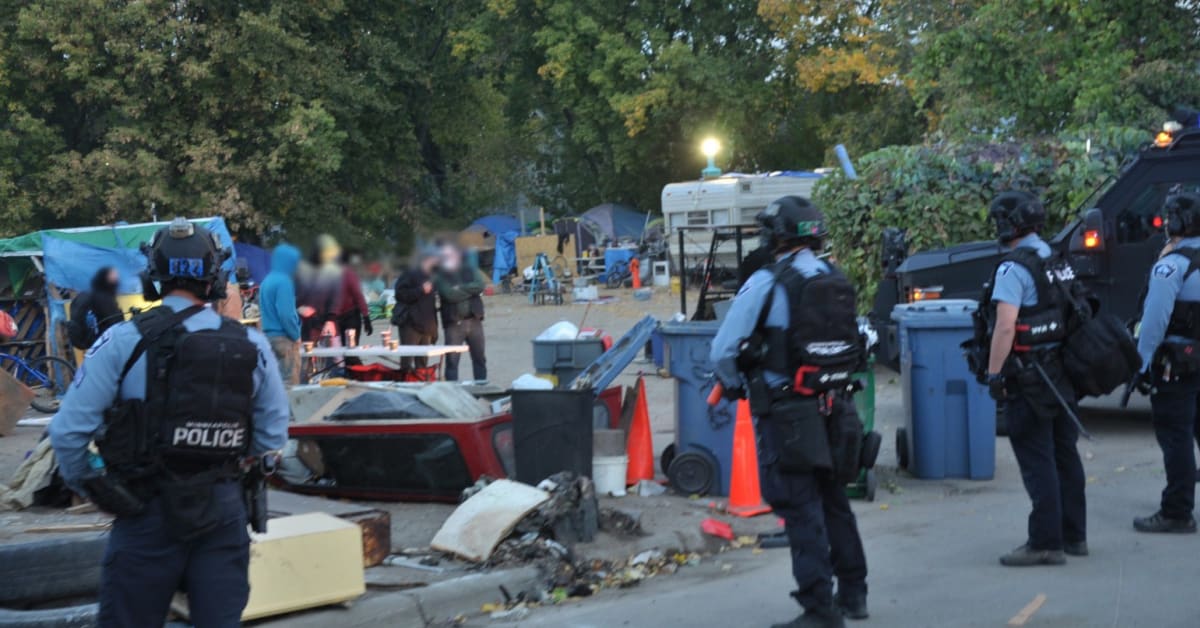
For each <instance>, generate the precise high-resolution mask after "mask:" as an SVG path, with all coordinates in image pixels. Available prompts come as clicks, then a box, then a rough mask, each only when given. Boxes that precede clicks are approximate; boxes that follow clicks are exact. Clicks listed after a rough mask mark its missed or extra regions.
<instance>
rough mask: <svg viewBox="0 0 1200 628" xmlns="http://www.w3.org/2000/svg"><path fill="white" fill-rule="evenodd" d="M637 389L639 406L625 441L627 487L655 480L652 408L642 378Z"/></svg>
mask: <svg viewBox="0 0 1200 628" xmlns="http://www.w3.org/2000/svg"><path fill="white" fill-rule="evenodd" d="M637 387H638V389H637V405H635V406H634V408H633V421H632V422H631V423H630V425H629V438H628V440H626V441H625V454H626V455H627V456H629V466H628V467H627V469H626V471H625V485H626V486H633V485H634V484H637V483H638V482H641V481H642V480H653V479H654V441H653V440H652V439H651V437H650V408H649V406H647V405H646V382H645V381H644V380H643V379H642V378H641V377H639V378H638V381H637Z"/></svg>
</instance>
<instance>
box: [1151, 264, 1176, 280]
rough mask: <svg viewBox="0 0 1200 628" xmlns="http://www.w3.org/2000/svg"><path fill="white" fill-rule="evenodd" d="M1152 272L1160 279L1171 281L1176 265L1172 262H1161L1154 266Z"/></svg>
mask: <svg viewBox="0 0 1200 628" xmlns="http://www.w3.org/2000/svg"><path fill="white" fill-rule="evenodd" d="M1152 272H1153V274H1154V276H1155V277H1158V278H1159V279H1170V277H1171V275H1174V274H1175V265H1174V264H1172V263H1171V262H1159V263H1157V264H1155V265H1154V270H1153V271H1152Z"/></svg>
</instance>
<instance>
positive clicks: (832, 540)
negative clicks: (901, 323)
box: [710, 196, 868, 628]
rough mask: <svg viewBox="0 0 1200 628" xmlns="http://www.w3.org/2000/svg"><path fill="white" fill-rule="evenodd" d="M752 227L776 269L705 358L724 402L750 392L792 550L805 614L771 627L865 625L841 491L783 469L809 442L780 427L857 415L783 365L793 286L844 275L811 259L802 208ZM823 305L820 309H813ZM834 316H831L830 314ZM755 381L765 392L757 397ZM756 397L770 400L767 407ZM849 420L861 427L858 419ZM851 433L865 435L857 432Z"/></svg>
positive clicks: (773, 502)
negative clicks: (815, 412)
mask: <svg viewBox="0 0 1200 628" xmlns="http://www.w3.org/2000/svg"><path fill="white" fill-rule="evenodd" d="M758 221H759V223H760V224H761V225H762V226H763V229H764V230H765V231H766V233H767V234H768V235H769V241H770V246H771V250H772V251H773V252H774V257H775V259H776V260H777V261H776V262H775V263H773V264H770V265H768V266H766V267H765V268H762V269H760V270H758V271H756V272H755V273H754V274H753V275H751V277H750V278H749V280H748V281H747V282H746V283H745V284H744V285H743V286H742V288H741V290H740V291H739V293H738V295H737V297H736V298H735V299H734V300H733V303H732V305H731V307H730V309H729V312H728V313H727V314H726V316H725V319H724V321H723V322H722V324H721V327H720V329H719V330H718V332H717V335H716V337H715V338H714V339H713V343H712V350H711V356H710V359H711V360H712V363H713V364H714V365H715V370H716V377H717V380H718V382H719V383H720V385H721V386H722V387H723V388H724V391H725V394H726V397H727V398H730V399H738V398H744V397H745V396H746V393H747V392H749V397H750V404H751V409H752V412H753V413H754V418H755V425H756V428H757V432H758V435H759V439H758V442H759V465H760V479H761V483H762V484H761V486H762V495H763V498H764V499H765V500H766V501H767V503H768V504H770V506H771V507H772V508H773V509H774V510H775V513H776V514H778V515H779V516H780V517H782V518H783V521H784V528H785V532H786V533H787V537H788V543H789V545H790V547H791V553H792V573H793V576H794V577H795V579H796V585H797V590H796V591H795V592H794V593H793V594H792V597H794V598H795V599H796V601H797V602H799V603H800V605H801V606H802V607H803V608H804V613H803V614H802V615H800V616H799V617H797V618H796V619H795V620H793V621H791V622H788V623H785V624H778V625H777V626H776V627H775V628H806V627H815V628H828V627H839V626H844V620H843V615H844V616H846V617H850V618H852V619H865V618H866V617H867V616H868V614H867V584H866V577H867V561H866V556H865V555H864V553H863V546H862V539H861V538H860V537H859V534H858V524H857V521H856V519H855V517H854V512H853V511H852V510H851V509H850V503H849V500H848V499H847V497H846V492H845V484H844V482H840V481H838V480H837V479H835V477H834V474H833V473H831V472H830V471H829V470H828V469H826V468H815V469H795V468H791V467H787V465H788V463H789V461H790V458H789V456H792V454H791V453H790V452H789V449H788V447H787V445H786V444H785V441H788V444H794V441H798V440H805V439H803V437H800V436H798V434H797V432H790V437H789V436H784V435H783V434H784V430H785V429H791V428H790V427H784V426H785V425H787V421H789V420H790V419H793V418H796V415H795V414H794V413H793V411H794V410H797V409H798V408H799V409H800V410H799V411H801V412H802V410H803V407H804V406H805V404H807V405H808V406H811V407H812V408H817V407H818V406H821V407H826V408H827V409H829V410H832V411H834V412H849V413H853V412H854V409H853V402H852V400H850V399H849V397H848V396H845V397H841V396H836V395H832V394H831V395H830V396H828V397H826V396H825V394H822V395H820V396H817V395H813V394H811V393H807V394H806V393H802V392H800V391H799V390H796V388H795V381H796V380H795V379H794V373H793V372H792V371H790V370H788V369H789V368H791V367H789V366H786V365H788V364H794V363H793V361H792V360H790V359H789V358H791V357H794V356H790V355H789V353H791V350H790V349H789V346H790V342H789V341H790V338H789V334H790V333H791V332H793V325H792V323H794V322H795V321H794V320H793V312H792V305H793V304H795V303H797V300H796V299H797V294H795V293H796V289H795V286H796V285H798V284H801V283H802V282H803V281H805V280H811V279H812V278H814V277H817V276H821V275H826V274H831V273H837V276H839V277H840V273H838V271H837V270H836V269H834V268H833V267H832V266H830V265H829V264H828V263H826V262H824V261H823V260H821V259H818V258H817V255H816V252H817V251H820V249H821V248H822V244H823V240H824V238H825V235H826V230H825V224H824V217H823V216H822V214H821V212H820V211H819V210H818V209H817V208H816V207H815V206H814V205H812V204H811V203H810V202H809V201H808V200H807V199H805V198H802V197H799V196H788V197H784V198H781V199H779V200H777V201H775V202H774V203H772V204H771V205H770V206H769V207H768V208H767V209H766V211H764V212H763V213H762V214H760V215H759V217H758ZM789 267H790V268H789ZM845 285H846V289H847V290H850V296H851V298H850V299H849V301H850V303H849V305H848V309H846V311H845V312H844V314H843V317H845V318H848V321H844V322H845V323H846V324H847V325H849V326H850V327H851V329H852V332H853V333H854V334H857V333H858V332H857V323H856V321H855V316H854V312H853V291H852V289H851V288H849V284H848V283H847V284H845ZM809 305H811V304H809ZM826 306H827V304H824V303H821V304H816V307H817V308H822V307H826ZM830 315H831V316H835V315H834V314H833V310H832V309H831V310H830ZM855 342H858V339H857V338H856V339H855ZM748 345H754V348H749V347H748ZM764 345H765V346H764ZM856 350H857V349H856ZM747 353H754V354H761V355H762V359H761V363H762V366H761V368H760V369H756V370H755V375H751V374H750V373H748V372H747V371H748V367H747ZM860 357H861V356H860ZM751 361H753V360H751ZM756 382H757V383H758V384H761V386H762V388H763V390H761V391H757V390H755V388H756V385H757V384H756ZM747 389H749V390H748V391H747ZM762 396H765V397H766V402H765V403H763V402H762V401H763V400H762V398H761V397H762ZM818 401H820V402H821V403H820V404H819V403H818ZM825 404H827V405H825ZM767 406H769V407H767ZM854 420H855V421H857V416H856V415H855V417H854ZM815 421H816V423H817V424H818V425H824V424H825V417H823V416H815ZM824 429H825V428H823V427H822V428H820V429H819V432H820V433H819V434H816V435H812V434H810V436H812V438H809V439H807V440H808V441H809V442H810V444H817V443H818V442H819V441H826V442H827V441H828V436H827V434H826V433H825V432H824V431H823V430H824ZM857 429H858V430H859V436H861V430H862V427H861V423H859V424H858V427H857ZM826 451H828V450H827V449H826ZM785 467H787V468H785ZM856 470H857V461H856V466H855V471H856ZM835 575H836V576H837V584H838V592H837V595H836V596H835V595H834V591H833V576H835Z"/></svg>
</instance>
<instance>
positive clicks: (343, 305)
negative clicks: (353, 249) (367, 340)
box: [334, 258, 375, 347]
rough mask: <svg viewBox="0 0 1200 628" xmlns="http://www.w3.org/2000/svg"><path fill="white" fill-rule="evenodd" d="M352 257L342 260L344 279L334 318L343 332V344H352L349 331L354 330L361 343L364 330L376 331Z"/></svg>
mask: <svg viewBox="0 0 1200 628" xmlns="http://www.w3.org/2000/svg"><path fill="white" fill-rule="evenodd" d="M350 262H351V259H350V258H346V259H343V260H342V281H341V286H340V292H339V295H338V300H337V309H336V312H335V317H334V320H336V321H337V326H338V329H339V330H340V331H341V334H342V346H345V347H348V346H350V341H349V334H347V332H348V331H350V330H354V335H355V338H356V341H355V342H357V343H359V344H361V343H362V339H363V332H364V331H365V332H366V335H368V336H370V335H371V334H374V333H375V327H374V326H372V325H371V309H370V308H369V307H368V306H367V298H366V297H365V296H364V295H363V289H362V280H361V279H359V278H358V273H357V272H355V271H354V265H353V264H351V263H350Z"/></svg>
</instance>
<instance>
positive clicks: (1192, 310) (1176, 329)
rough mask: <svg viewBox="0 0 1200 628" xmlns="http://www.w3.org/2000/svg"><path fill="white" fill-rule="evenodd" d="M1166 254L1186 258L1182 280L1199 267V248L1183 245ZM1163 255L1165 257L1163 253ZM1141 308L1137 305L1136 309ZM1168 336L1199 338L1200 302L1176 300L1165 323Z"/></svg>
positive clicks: (1143, 300) (1143, 299)
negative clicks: (1169, 318) (1185, 268)
mask: <svg viewBox="0 0 1200 628" xmlns="http://www.w3.org/2000/svg"><path fill="white" fill-rule="evenodd" d="M1167 255H1182V256H1184V257H1186V258H1188V267H1187V270H1186V271H1184V273H1183V280H1184V281H1187V278H1188V276H1190V275H1191V274H1192V273H1194V272H1196V270H1197V269H1200V249H1197V248H1194V247H1190V246H1184V247H1180V248H1177V249H1175V250H1173V251H1171V252H1170V253H1168V254H1167ZM1163 257H1166V255H1164V256H1163ZM1145 298H1146V295H1145V293H1143V294H1142V305H1144V304H1145ZM1141 309H1142V308H1141V307H1140V306H1139V307H1138V310H1139V311H1140V310H1141ZM1167 335H1168V336H1182V337H1184V338H1191V339H1192V340H1200V302H1197V301H1176V302H1175V307H1174V308H1172V310H1171V320H1170V322H1168V323H1167Z"/></svg>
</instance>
